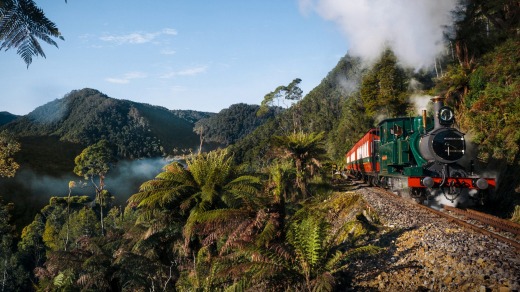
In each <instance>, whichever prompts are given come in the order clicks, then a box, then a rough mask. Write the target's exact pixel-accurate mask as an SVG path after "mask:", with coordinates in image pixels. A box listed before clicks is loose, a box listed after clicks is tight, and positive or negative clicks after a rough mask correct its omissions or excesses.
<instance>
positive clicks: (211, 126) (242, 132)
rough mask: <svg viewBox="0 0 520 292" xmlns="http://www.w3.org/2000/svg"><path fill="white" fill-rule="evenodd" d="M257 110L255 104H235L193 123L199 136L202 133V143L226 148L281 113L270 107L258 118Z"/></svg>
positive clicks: (279, 110) (280, 110)
mask: <svg viewBox="0 0 520 292" xmlns="http://www.w3.org/2000/svg"><path fill="white" fill-rule="evenodd" d="M259 108H260V106H259V105H255V104H252V105H251V104H245V103H237V104H234V105H231V106H230V107H229V108H226V109H223V110H221V111H220V112H219V113H217V114H215V115H212V116H210V117H207V118H203V119H200V120H199V121H197V122H196V123H195V129H196V130H197V132H198V133H199V134H200V132H201V131H202V134H203V136H204V141H206V142H214V143H218V144H221V145H224V146H228V145H230V144H233V143H235V142H237V141H239V140H240V139H242V138H244V137H245V136H247V135H248V134H250V133H252V132H253V131H254V130H255V129H256V128H258V127H259V126H261V125H263V124H264V123H265V122H267V121H268V120H269V119H271V118H273V117H275V116H276V115H277V114H278V113H280V112H282V111H283V109H282V108H280V107H271V108H270V109H269V111H268V112H267V113H266V114H264V115H262V116H261V117H258V116H257V115H256V112H258V109H259Z"/></svg>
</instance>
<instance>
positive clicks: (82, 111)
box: [3, 88, 212, 159]
mask: <svg viewBox="0 0 520 292" xmlns="http://www.w3.org/2000/svg"><path fill="white" fill-rule="evenodd" d="M211 115H212V114H211V113H205V112H196V111H180V110H176V111H171V110H168V109H166V108H164V107H159V106H153V105H149V104H143V103H137V102H132V101H128V100H120V99H114V98H111V97H108V96H107V95H105V94H103V93H101V92H99V91H98V90H95V89H89V88H85V89H81V90H74V91H71V92H70V93H69V94H67V95H65V97H63V98H61V99H56V100H54V101H51V102H49V103H47V104H45V105H42V106H40V107H38V108H36V109H35V110H34V111H32V112H31V113H29V114H28V115H26V116H23V117H20V118H18V119H17V120H15V121H13V122H11V123H10V124H6V125H4V126H3V128H5V129H7V130H9V131H10V132H12V133H14V134H15V135H17V136H18V137H20V138H21V139H22V140H23V139H26V140H27V139H28V138H29V137H31V139H30V140H31V141H34V140H35V137H56V138H57V140H59V141H62V142H67V143H74V144H79V145H82V146H83V147H86V146H88V145H91V144H93V143H96V142H97V141H99V140H100V139H107V140H108V141H109V142H111V143H112V144H113V145H114V146H115V148H116V149H117V154H118V155H119V156H120V157H121V158H129V159H135V158H142V157H155V156H161V155H165V154H172V151H173V150H174V149H177V150H179V149H190V148H194V147H196V146H197V145H198V144H199V137H198V135H197V134H196V133H194V132H193V127H194V123H195V122H196V121H198V120H199V119H201V118H207V117H209V116H211Z"/></svg>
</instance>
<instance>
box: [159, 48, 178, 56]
mask: <svg viewBox="0 0 520 292" xmlns="http://www.w3.org/2000/svg"><path fill="white" fill-rule="evenodd" d="M175 53H176V52H175V51H174V50H168V49H164V50H161V55H175Z"/></svg>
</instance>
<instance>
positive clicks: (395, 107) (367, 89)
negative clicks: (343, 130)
mask: <svg viewBox="0 0 520 292" xmlns="http://www.w3.org/2000/svg"><path fill="white" fill-rule="evenodd" d="M407 90H408V77H407V76H406V72H405V70H404V69H403V68H401V67H400V66H399V65H398V64H397V57H396V56H395V55H394V53H393V52H392V51H391V50H389V49H387V50H385V51H384V52H383V54H382V55H381V57H380V59H379V60H378V61H377V62H376V63H375V64H374V65H373V67H372V69H371V70H370V71H369V72H368V73H367V74H366V75H365V76H364V77H363V80H362V83H361V89H360V91H361V99H362V100H363V104H364V106H365V108H366V110H367V113H368V114H369V115H370V116H372V117H376V116H378V115H384V116H386V117H395V116H398V115H403V114H405V113H406V109H407V108H408V101H407V98H408V92H407Z"/></svg>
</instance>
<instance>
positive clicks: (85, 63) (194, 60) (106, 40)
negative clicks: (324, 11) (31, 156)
mask: <svg viewBox="0 0 520 292" xmlns="http://www.w3.org/2000/svg"><path fill="white" fill-rule="evenodd" d="M35 2H36V3H37V5H38V6H40V7H41V8H42V9H43V10H44V12H45V13H46V15H47V17H48V18H49V19H51V20H52V21H53V22H54V23H56V25H57V26H58V28H59V29H60V30H61V32H62V34H63V36H64V38H65V41H61V40H58V41H57V42H58V45H59V49H57V48H55V47H52V46H49V45H46V44H45V45H44V50H45V53H46V56H47V58H35V59H33V63H32V64H31V65H30V66H29V68H28V69H27V68H26V65H25V63H24V62H23V61H22V59H21V58H20V57H19V56H18V55H16V51H15V50H13V49H11V50H9V51H7V52H0V62H1V64H2V70H1V76H0V88H2V94H1V97H0V99H1V106H0V111H8V112H11V113H14V114H18V115H24V114H27V113H29V112H30V111H32V110H33V109H35V108H36V107H38V106H40V105H43V104H45V103H47V102H49V101H52V100H54V99H57V98H62V97H63V96H64V95H65V94H67V93H68V92H70V91H71V90H75V89H81V88H85V87H89V88H94V89H98V90H100V91H101V92H103V93H105V94H107V95H108V96H110V97H114V98H118V99H128V100H132V101H136V102H144V103H149V104H153V105H159V106H163V107H166V108H168V109H192V110H200V111H211V112H218V111H220V110H221V109H223V108H227V107H229V106H230V105H232V104H235V103H240V102H244V103H249V104H259V103H260V102H261V101H262V99H263V97H264V95H265V94H267V93H269V92H270V91H272V90H274V89H275V88H276V87H277V86H279V85H286V84H288V83H289V82H291V81H292V80H293V79H294V78H301V79H302V83H301V88H302V89H303V90H304V93H307V92H308V91H310V90H312V88H314V87H315V86H316V85H318V84H319V83H320V82H321V80H322V79H323V78H324V77H325V76H326V74H327V73H328V72H329V71H330V70H331V69H332V68H334V66H335V65H336V64H337V62H338V61H339V59H340V58H341V57H342V56H344V55H345V54H346V52H347V50H348V42H347V38H346V37H344V34H343V33H342V31H341V28H340V27H339V26H338V25H337V23H336V22H334V21H331V20H326V19H325V18H323V17H322V16H320V15H319V14H318V13H315V12H314V11H313V10H312V9H305V11H303V10H302V9H300V5H299V4H302V3H299V2H298V1H297V0H247V1H246V0H242V1H239V0H219V1H216V0H213V1H211V0H206V1H202V0H153V1H136V0H88V1H86V0H69V1H68V3H67V4H66V3H64V1H60V0H46V1H43V0H37V1H35ZM303 2H305V1H303Z"/></svg>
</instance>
